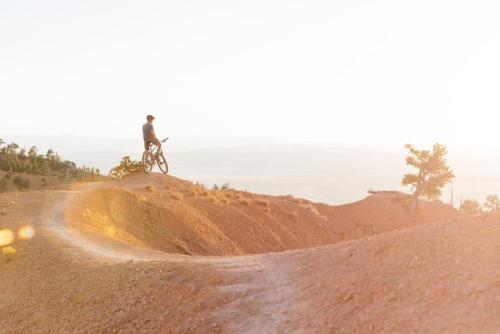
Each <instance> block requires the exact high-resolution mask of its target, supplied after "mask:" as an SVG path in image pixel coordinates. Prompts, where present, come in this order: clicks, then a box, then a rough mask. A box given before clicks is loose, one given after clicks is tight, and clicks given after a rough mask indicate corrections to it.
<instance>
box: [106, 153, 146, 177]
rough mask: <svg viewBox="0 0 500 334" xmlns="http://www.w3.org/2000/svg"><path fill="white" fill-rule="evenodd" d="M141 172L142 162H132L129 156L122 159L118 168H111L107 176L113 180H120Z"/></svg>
mask: <svg viewBox="0 0 500 334" xmlns="http://www.w3.org/2000/svg"><path fill="white" fill-rule="evenodd" d="M142 170H143V168H142V162H140V161H134V160H132V159H130V157H129V156H125V157H123V158H122V161H121V162H120V164H119V165H118V166H116V167H113V168H112V169H111V170H110V172H109V176H111V177H114V178H121V177H124V176H126V175H129V174H132V173H137V172H140V171H142Z"/></svg>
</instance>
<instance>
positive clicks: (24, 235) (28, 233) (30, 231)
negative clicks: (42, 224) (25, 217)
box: [17, 225, 35, 240]
mask: <svg viewBox="0 0 500 334" xmlns="http://www.w3.org/2000/svg"><path fill="white" fill-rule="evenodd" d="M34 236H35V229H34V228H33V227H32V226H29V225H28V226H23V227H21V228H20V229H19V230H18V231H17V237H18V238H19V239H21V240H30V239H32V238H33V237H34Z"/></svg>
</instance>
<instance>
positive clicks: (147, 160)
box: [142, 150, 154, 174]
mask: <svg viewBox="0 0 500 334" xmlns="http://www.w3.org/2000/svg"><path fill="white" fill-rule="evenodd" d="M153 165H154V158H153V155H152V154H151V151H149V150H148V151H144V153H143V154H142V168H143V169H144V172H145V173H146V174H149V173H151V170H152V169H153Z"/></svg>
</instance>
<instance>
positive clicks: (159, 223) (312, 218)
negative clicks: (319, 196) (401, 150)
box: [66, 174, 457, 255]
mask: <svg viewBox="0 0 500 334" xmlns="http://www.w3.org/2000/svg"><path fill="white" fill-rule="evenodd" d="M72 203H73V204H72V205H71V206H70V207H69V209H68V210H67V213H66V214H67V220H68V221H70V222H71V224H72V226H74V227H76V228H78V229H80V230H83V231H90V232H93V233H97V234H101V235H104V236H107V237H110V238H113V239H116V240H120V241H124V242H128V243H132V244H135V245H139V246H146V247H149V248H152V249H156V250H161V251H165V252H171V253H181V254H190V255H193V254H198V255H243V254H254V253H266V252H278V251H284V250H289V249H298V248H306V247H313V246H320V245H326V244H332V243H336V242H339V241H342V240H349V239H355V238H362V237H366V236H370V235H374V234H379V233H383V232H386V231H391V230H395V229H401V228H407V227H411V226H413V225H418V224H422V223H428V222H431V221H433V222H436V221H446V220H450V219H452V218H453V217H455V216H456V215H457V212H456V211H455V210H453V209H452V208H450V207H449V206H446V205H443V204H441V203H437V202H436V203H428V202H422V205H421V206H422V208H421V211H420V212H419V215H418V216H417V218H416V220H415V221H413V220H412V219H410V217H409V216H408V213H407V206H408V198H407V197H405V196H404V195H402V194H398V193H380V194H376V195H373V196H370V197H368V198H366V199H364V200H362V201H359V202H356V203H353V204H348V205H342V206H329V205H325V204H318V203H313V202H310V201H307V200H304V199H298V198H293V197H292V196H280V197H273V196H264V195H258V194H252V193H248V192H242V191H236V190H230V189H229V190H207V189H204V188H203V187H201V186H199V185H193V184H192V183H190V182H186V181H182V180H180V179H176V178H174V177H170V176H163V175H159V174H156V175H148V176H145V175H142V174H139V175H135V176H129V177H127V178H125V179H123V180H121V181H117V182H114V183H109V184H103V185H101V186H99V187H97V188H96V189H94V190H92V191H89V192H85V193H84V194H82V195H80V196H78V197H77V198H76V200H74V201H73V202H72ZM83 208H84V209H83Z"/></svg>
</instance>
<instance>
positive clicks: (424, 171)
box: [402, 144, 455, 217]
mask: <svg viewBox="0 0 500 334" xmlns="http://www.w3.org/2000/svg"><path fill="white" fill-rule="evenodd" d="M405 148H406V149H408V151H409V155H408V157H407V158H406V164H407V165H409V166H412V167H415V168H416V169H417V171H418V172H417V173H416V174H406V175H405V176H404V177H403V181H402V184H403V186H411V187H412V188H413V198H412V204H411V208H410V215H411V216H412V217H413V216H414V214H415V212H416V210H417V206H418V199H419V198H425V199H428V200H436V199H438V198H439V197H440V196H441V193H442V189H443V187H444V186H445V185H446V184H447V183H449V182H451V180H453V178H454V177H455V175H454V174H453V172H452V170H451V169H450V167H449V166H448V164H447V161H446V158H445V156H446V154H447V153H448V152H447V150H446V146H444V145H441V144H435V145H434V147H433V150H432V152H431V151H428V150H417V149H416V148H415V147H414V146H413V145H409V144H408V145H406V146H405Z"/></svg>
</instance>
